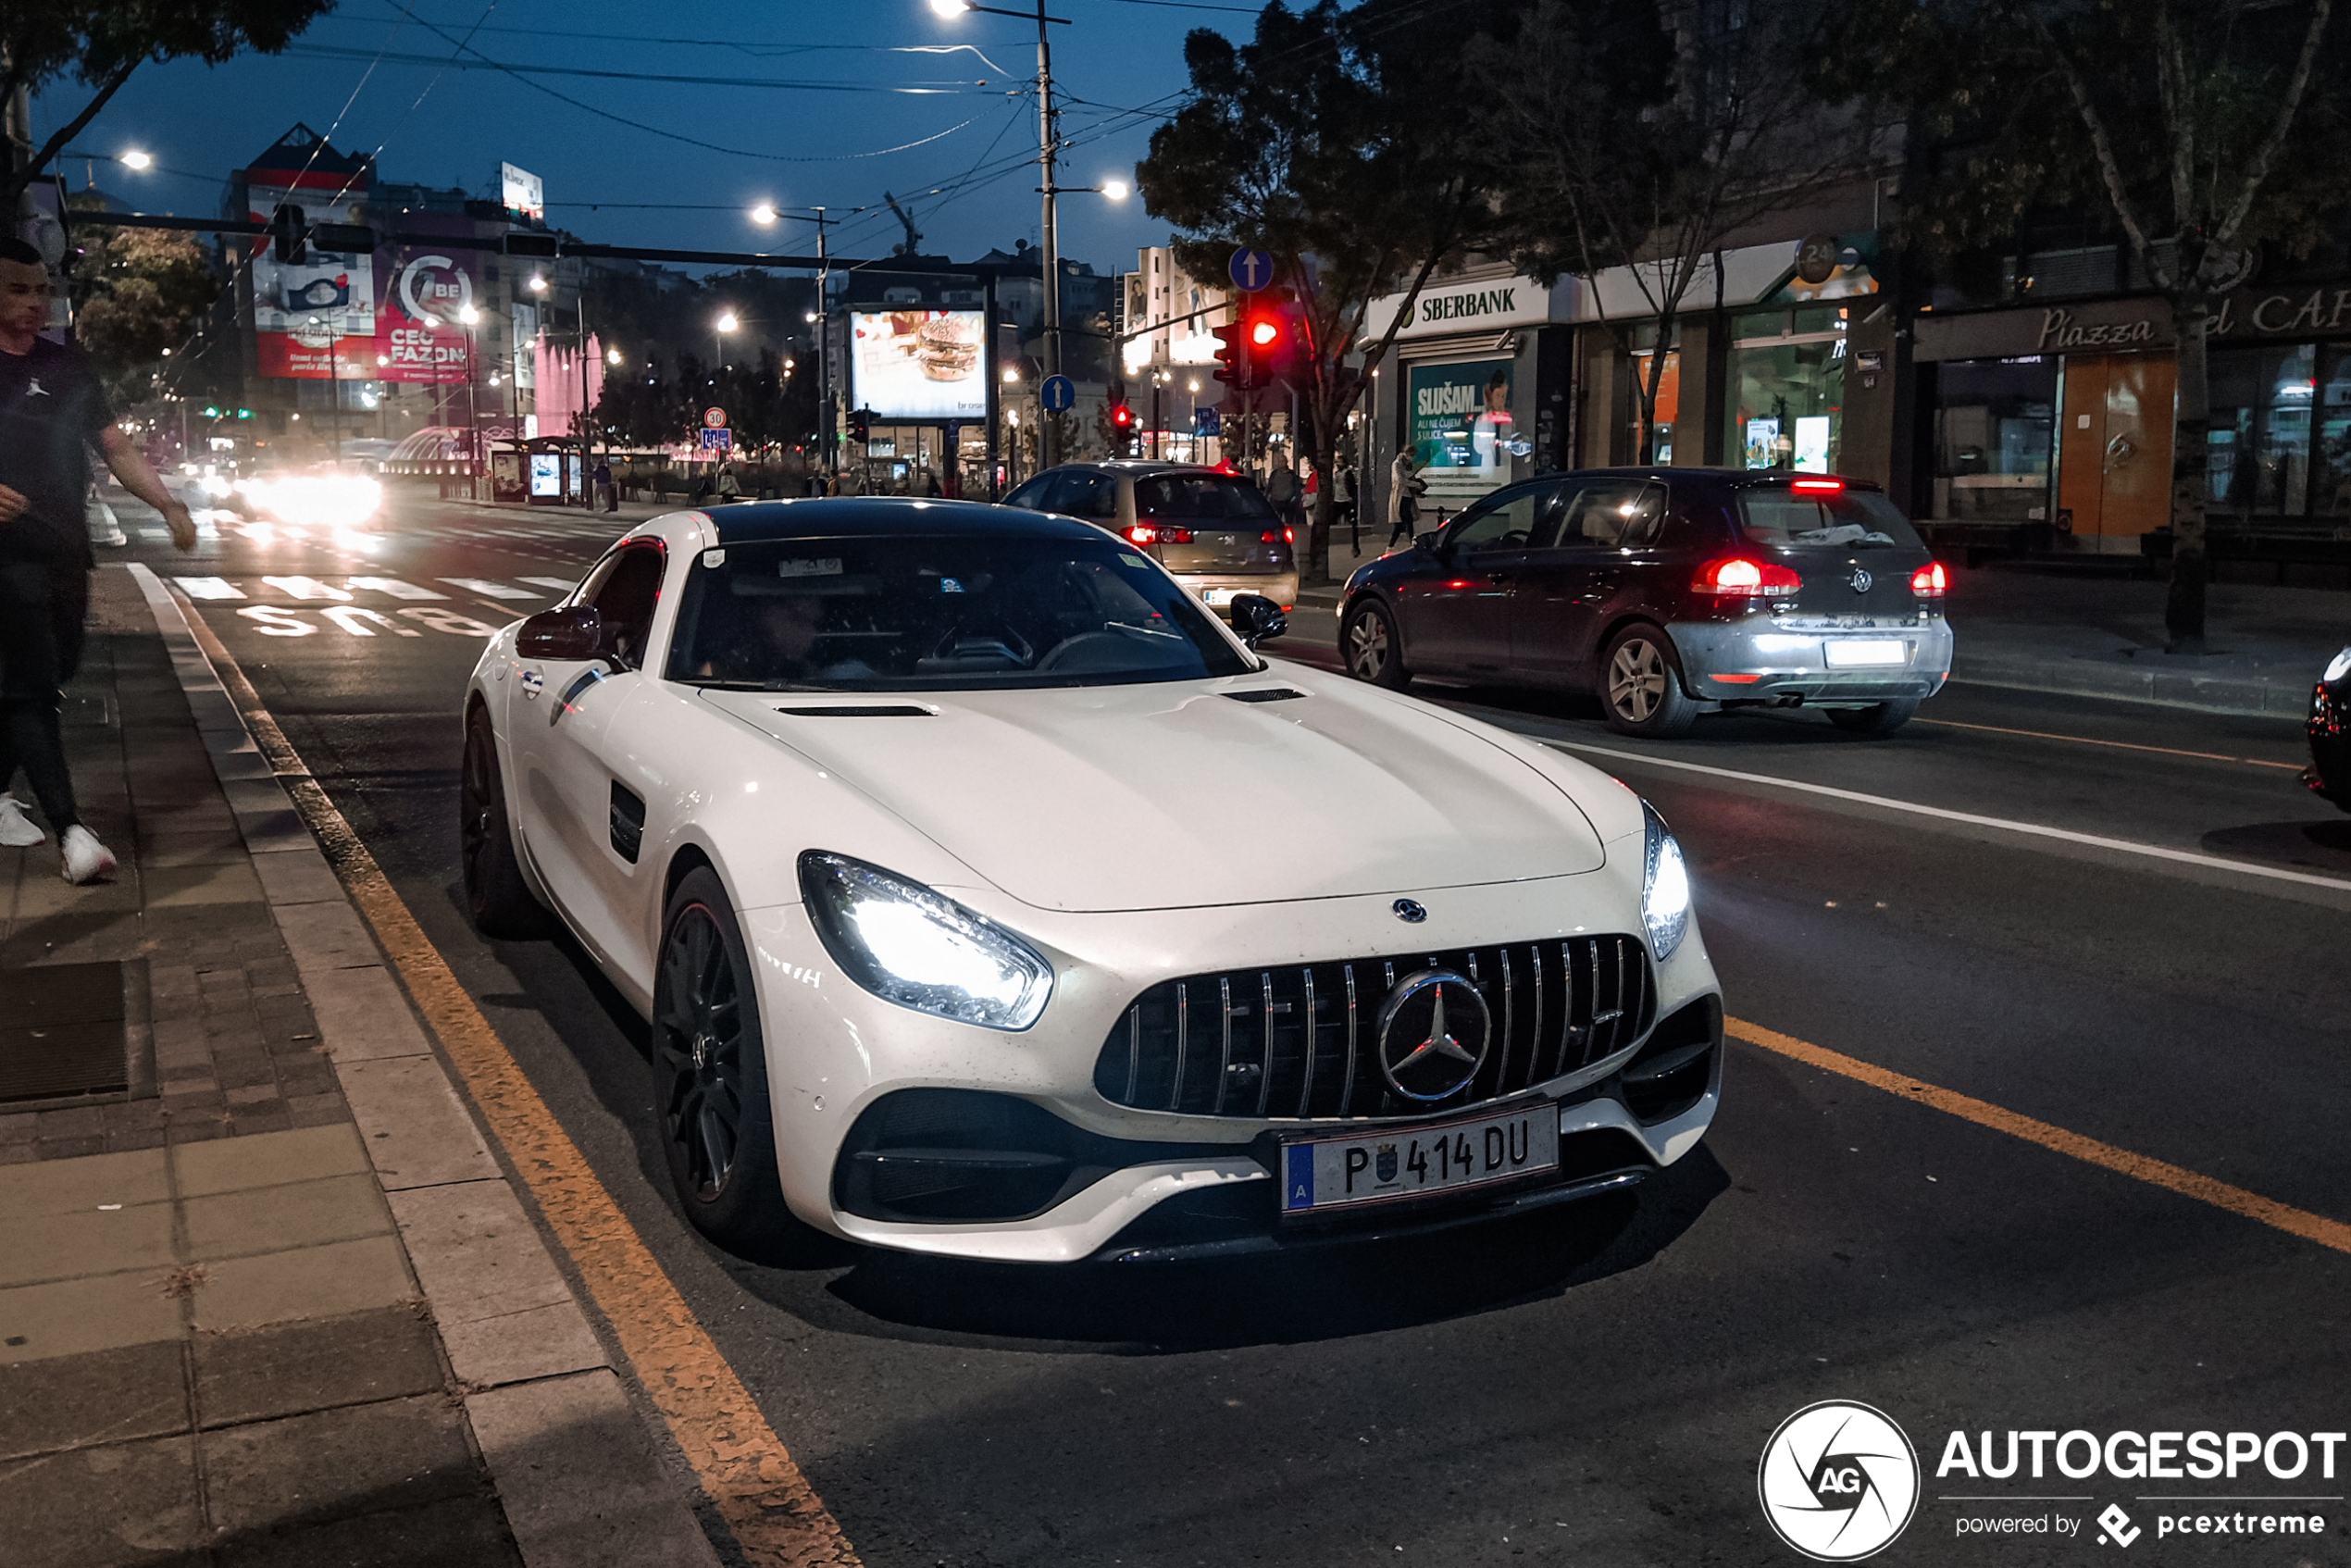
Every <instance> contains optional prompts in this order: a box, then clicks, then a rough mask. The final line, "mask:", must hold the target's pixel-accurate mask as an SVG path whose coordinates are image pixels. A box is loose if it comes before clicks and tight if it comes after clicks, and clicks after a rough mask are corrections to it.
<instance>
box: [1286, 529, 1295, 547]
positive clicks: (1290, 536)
mask: <svg viewBox="0 0 2351 1568" xmlns="http://www.w3.org/2000/svg"><path fill="white" fill-rule="evenodd" d="M1282 542H1283V543H1284V544H1296V543H1297V542H1298V533H1297V530H1296V529H1283V530H1282Z"/></svg>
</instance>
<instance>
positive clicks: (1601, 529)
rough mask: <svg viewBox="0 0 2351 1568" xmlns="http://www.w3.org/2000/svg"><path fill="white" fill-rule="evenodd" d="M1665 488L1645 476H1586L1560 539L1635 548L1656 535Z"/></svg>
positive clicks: (1572, 503) (1568, 512)
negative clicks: (1604, 477)
mask: <svg viewBox="0 0 2351 1568" xmlns="http://www.w3.org/2000/svg"><path fill="white" fill-rule="evenodd" d="M1664 516H1665V488H1664V487H1663V486H1662V485H1655V484H1650V483H1648V482H1647V481H1646V480H1642V479H1586V480H1585V481H1584V483H1583V485H1582V486H1581V487H1580V488H1579V489H1578V490H1577V491H1576V492H1575V498H1574V501H1572V502H1571V503H1569V504H1568V507H1567V512H1566V516H1565V517H1564V519H1563V527H1562V530H1561V543H1563V544H1597V545H1600V546H1603V547H1605V548H1608V549H1613V550H1636V549H1639V548H1640V547H1642V546H1643V545H1646V544H1648V542H1649V541H1652V540H1654V539H1655V538H1656V537H1657V530H1658V527H1659V525H1660V523H1661V521H1662V520H1663V518H1664Z"/></svg>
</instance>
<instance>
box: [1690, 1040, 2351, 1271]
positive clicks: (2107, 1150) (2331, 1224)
mask: <svg viewBox="0 0 2351 1568" xmlns="http://www.w3.org/2000/svg"><path fill="white" fill-rule="evenodd" d="M1723 1032H1724V1033H1726V1034H1728V1035H1730V1036H1731V1037H1732V1038H1734V1039H1742V1040H1745V1041H1746V1042H1747V1043H1748V1044H1749V1045H1752V1046H1758V1047H1760V1048H1761V1049H1763V1050H1765V1051H1769V1052H1775V1053H1776V1054H1778V1055H1781V1056H1785V1057H1788V1058H1790V1059H1792V1060H1794V1061H1797V1062H1801V1063H1803V1064H1806V1065H1807V1066H1811V1067H1818V1068H1821V1069H1822V1071H1824V1072H1830V1073H1836V1074H1840V1075H1842V1076H1845V1077H1848V1078H1852V1079H1854V1080H1856V1081H1857V1082H1860V1083H1865V1084H1868V1085H1869V1086H1870V1087H1871V1088H1872V1089H1884V1090H1885V1092H1886V1093H1888V1094H1892V1095H1897V1096H1899V1097H1900V1098H1902V1099H1904V1100H1913V1101H1918V1102H1919V1103H1920V1104H1922V1105H1932V1106H1934V1108H1935V1109H1936V1110H1938V1111H1942V1112H1945V1113H1947V1114H1950V1115H1954V1116H1958V1117H1959V1118H1961V1119H1962V1120H1965V1121H1970V1122H1973V1123H1974V1124H1975V1125H1976V1126H1982V1127H1990V1128H1991V1129H1992V1130H1993V1131H1995V1132H2004V1133H2007V1134H2008V1135H2009V1137H2011V1138H2021V1139H2024V1141H2026V1142H2027V1143H2037V1144H2039V1145H2040V1146H2041V1147H2042V1148H2044V1149H2048V1150H2054V1151H2056V1152H2058V1153H2059V1154H2064V1155H2068V1156H2071V1158H2073V1159H2076V1160H2080V1161H2083V1162H2084V1163H2086V1164H2093V1165H2097V1166H2100V1167H2101V1168H2103V1169H2106V1170H2109V1171H2114V1172H2116V1173H2118V1174H2120V1175H2122V1176H2130V1177H2131V1178H2133V1180H2136V1181H2144V1182H2146V1183H2147V1184H2148V1185H2149V1186H2152V1187H2160V1188H2164V1189H2165V1190H2167V1191H2171V1192H2176V1193H2178V1194H2180V1195H2181V1196H2182V1197H2183V1198H2193V1199H2195V1200H2196V1201H2197V1202H2199V1203H2209V1204H2211V1205H2212V1206H2213V1207H2214V1208H2216V1209H2226V1210H2227V1211H2228V1212H2229V1213H2233V1214H2236V1215H2240V1216H2242V1217H2243V1218H2245V1219H2248V1220H2253V1221H2256V1222H2258V1223H2259V1224H2261V1225H2266V1226H2272V1227H2274V1228H2275V1229H2278V1230H2283V1231H2284V1232H2285V1233H2286V1234H2287V1235H2289V1236H2298V1237H2300V1238H2302V1239H2303V1240H2305V1241H2315V1242H2317V1243H2318V1244H2319V1245H2320V1246H2321V1247H2332V1249H2334V1251H2338V1252H2351V1225H2345V1224H2344V1223H2343V1222H2342V1221H2341V1220H2331V1219H2328V1218H2327V1217H2326V1216H2325V1215H2323V1214H2314V1213H2310V1212H2309V1211H2308V1210H2307V1209H2296V1208H2294V1207H2292V1206H2291V1205H2289V1204H2285V1203H2281V1202H2278V1201H2276V1200H2274V1199H2270V1198H2264V1197H2262V1196H2261V1195H2260V1194H2259V1193H2258V1192H2247V1191H2246V1190H2245V1188H2242V1187H2231V1186H2230V1185H2229V1184H2228V1183H2227V1182H2224V1181H2215V1180H2214V1179H2213V1178H2212V1177H2210V1176H2203V1175H2199V1174H2198V1173H2196V1172H2195V1171H2191V1170H2188V1169H2186V1168H2184V1167H2183V1166H2180V1165H2174V1164H2166V1163H2165V1162H2164V1161H2161V1160H2157V1159H2153V1158H2150V1157H2149V1156H2147V1155H2145V1154H2134V1153H2133V1152H2132V1151H2130V1150H2128V1149H2117V1148H2116V1147H2115V1146H2114V1145H2112V1144H2110V1143H2100V1142H2099V1141H2098V1140H2097V1139H2095V1138H2084V1137H2083V1136H2082V1135H2081V1134H2080V1133H2078V1132H2068V1131H2066V1129H2065V1128H2063V1127H2060V1126H2051V1125H2050V1124H2049V1123H2047V1122H2044V1121H2039V1120H2036V1119H2034V1117H2031V1116H2027V1115H2023V1114H2020V1113H2018V1112H2015V1111H2010V1110H2007V1109H2005V1108H2004V1107H2001V1106H1998V1105H1995V1104H1993V1103H1991V1102H1990V1101H1984V1100H1978V1099H1975V1098H1974V1097H1973V1096H1972V1095H1965V1094H1960V1093H1958V1092H1957V1091H1955V1090H1952V1089H1940V1088H1937V1087H1936V1086H1935V1085H1934V1084H1930V1083H1923V1082H1921V1081H1920V1080H1919V1079H1917V1078H1914V1077H1911V1076H1909V1075H1908V1074H1906V1073H1897V1072H1892V1071H1889V1070H1888V1069H1886V1068H1885V1067H1879V1066H1875V1065H1872V1064H1870V1063H1867V1062H1863V1061H1860V1060H1859V1059H1857V1058H1855V1057H1851V1056H1847V1055H1846V1054H1844V1053H1843V1052H1836V1051H1830V1050H1828V1049H1826V1048H1825V1047H1822V1046H1818V1045H1812V1044H1810V1043H1808V1042H1807V1041H1804V1040H1800V1039H1795V1038H1794V1037H1792V1036H1789V1035H1784V1034H1779V1033H1776V1032H1774V1031H1773V1030H1771V1029H1767V1028H1764V1027H1762V1026H1760V1025H1759V1024H1749V1023H1746V1022H1744V1021H1742V1020H1740V1019H1737V1018H1726V1019H1724V1020H1723Z"/></svg>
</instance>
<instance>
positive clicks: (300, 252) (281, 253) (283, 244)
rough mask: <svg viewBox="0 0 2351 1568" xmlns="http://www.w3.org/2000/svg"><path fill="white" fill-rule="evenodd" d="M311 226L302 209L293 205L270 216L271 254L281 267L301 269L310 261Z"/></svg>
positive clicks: (282, 206)
mask: <svg viewBox="0 0 2351 1568" xmlns="http://www.w3.org/2000/svg"><path fill="white" fill-rule="evenodd" d="M309 242H310V224H309V221H308V220H307V219H306V218H304V217H303V213H302V209H301V208H300V207H298V206H294V205H291V204H287V205H281V206H280V207H279V208H278V209H277V210H276V211H275V212H272V213H271V214H270V215H269V254H270V255H274V256H276V257H277V258H278V265H279V266H280V267H300V266H302V265H303V264H304V263H305V262H307V261H308V260H309V259H310V243H309Z"/></svg>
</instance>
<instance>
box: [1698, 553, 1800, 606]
mask: <svg viewBox="0 0 2351 1568" xmlns="http://www.w3.org/2000/svg"><path fill="white" fill-rule="evenodd" d="M1803 586H1804V579H1802V578H1800V577H1798V576H1797V575H1796V572H1795V570H1794V568H1792V567H1788V566H1781V565H1780V564H1779V563H1778V562H1776V561H1750V560H1748V558H1747V557H1746V556H1744V555H1730V556H1725V557H1724V558H1723V559H1722V560H1720V561H1709V562H1708V563H1707V564H1706V565H1705V566H1701V567H1699V568H1698V578H1697V579H1696V580H1695V581H1693V582H1692V583H1691V584H1690V588H1691V591H1694V592H1698V593H1713V594H1719V595H1721V596H1723V597H1724V598H1730V599H1738V598H1748V599H1751V598H1759V597H1762V596H1765V595H1770V594H1780V593H1793V592H1795V591H1797V589H1799V588H1801V587H1803Z"/></svg>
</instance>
